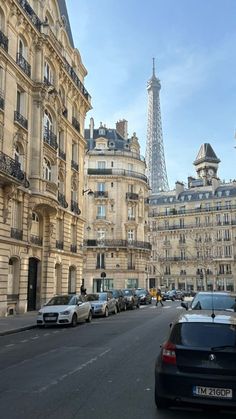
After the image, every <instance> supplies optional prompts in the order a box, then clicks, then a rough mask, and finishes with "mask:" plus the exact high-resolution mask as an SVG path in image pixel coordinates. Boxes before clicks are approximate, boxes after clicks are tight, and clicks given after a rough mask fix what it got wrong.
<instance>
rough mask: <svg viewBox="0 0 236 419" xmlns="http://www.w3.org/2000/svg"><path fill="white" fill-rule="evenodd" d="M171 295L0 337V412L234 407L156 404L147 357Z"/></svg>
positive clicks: (51, 417) (27, 414)
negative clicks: (159, 302)
mask: <svg viewBox="0 0 236 419" xmlns="http://www.w3.org/2000/svg"><path fill="white" fill-rule="evenodd" d="M180 310H182V309H181V308H180V304H179V303H178V302H174V303H173V302H165V306H164V307H163V308H162V307H158V308H156V307H155V306H154V304H153V305H152V306H144V307H141V308H140V309H139V310H138V309H137V310H134V311H127V312H123V313H119V314H118V315H116V316H114V315H113V316H110V317H108V318H107V319H94V320H93V321H92V323H90V324H80V325H78V327H76V328H75V329H72V328H59V329H57V328H47V329H34V330H28V331H24V332H21V333H17V334H14V335H8V336H2V337H0V417H1V418H9V419H108V418H109V419H110V418H111V419H121V418H122V419H126V418H129V419H144V418H146V419H164V418H165V419H180V418H181V419H187V418H188V419H189V417H190V416H191V419H199V418H201V419H209V418H212V419H213V418H215V416H216V414H217V419H226V418H233V417H235V412H234V413H232V414H231V413H228V412H219V410H217V413H214V412H209V411H201V410H194V409H192V410H191V411H190V410H185V409H176V408H171V409H168V410H165V411H158V412H157V410H156V407H155V403H154V363H155V358H156V355H157V353H158V351H159V348H160V343H161V342H162V341H163V340H164V339H165V337H166V334H167V332H168V328H169V326H168V325H169V323H170V322H171V321H172V320H173V319H174V318H175V316H176V315H178V314H179V312H180Z"/></svg>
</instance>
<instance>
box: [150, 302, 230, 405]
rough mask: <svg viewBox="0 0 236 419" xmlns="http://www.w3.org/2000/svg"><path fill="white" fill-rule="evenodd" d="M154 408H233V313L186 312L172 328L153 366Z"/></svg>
mask: <svg viewBox="0 0 236 419" xmlns="http://www.w3.org/2000/svg"><path fill="white" fill-rule="evenodd" d="M155 402H156V406H157V408H159V409H161V408H165V407H168V406H169V405H170V404H173V403H174V404H176V403H182V404H183V403H184V404H186V403H187V404H188V403H191V404H193V403H194V404H198V405H211V406H214V407H217V406H224V407H234V408H236V314H235V313H234V312H226V311H224V312H222V311H211V310H206V311H205V310H202V311H201V312H198V313H196V312H194V311H191V312H187V313H185V314H182V315H181V316H180V318H179V319H178V320H177V321H176V322H175V323H174V324H173V325H172V328H171V330H170V333H169V336H168V338H167V340H166V342H164V343H163V344H162V346H161V352H160V354H159V355H158V357H157V360H156V365H155Z"/></svg>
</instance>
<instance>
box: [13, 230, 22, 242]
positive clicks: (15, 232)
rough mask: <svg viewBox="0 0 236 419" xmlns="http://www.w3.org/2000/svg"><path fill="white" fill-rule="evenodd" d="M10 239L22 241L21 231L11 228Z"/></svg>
mask: <svg viewBox="0 0 236 419" xmlns="http://www.w3.org/2000/svg"><path fill="white" fill-rule="evenodd" d="M11 237H12V238H13V239H16V240H23V230H19V229H18V228H11Z"/></svg>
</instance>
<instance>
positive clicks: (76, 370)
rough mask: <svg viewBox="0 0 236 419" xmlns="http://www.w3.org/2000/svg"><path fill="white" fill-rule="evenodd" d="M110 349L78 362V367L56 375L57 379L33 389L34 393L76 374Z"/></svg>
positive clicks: (41, 391) (45, 389)
mask: <svg viewBox="0 0 236 419" xmlns="http://www.w3.org/2000/svg"><path fill="white" fill-rule="evenodd" d="M110 351H111V349H107V350H106V351H104V352H102V353H101V354H99V355H97V356H95V357H94V358H91V359H89V360H88V361H87V362H85V363H84V364H80V365H78V367H76V368H75V369H73V370H71V371H69V372H68V373H67V374H63V375H61V376H60V377H58V378H57V379H55V380H53V381H51V382H50V383H49V384H48V385H46V386H44V387H40V388H39V389H38V390H35V391H34V393H43V392H44V391H47V390H48V389H49V388H50V387H52V386H56V385H57V384H59V383H61V382H62V381H64V380H65V379H66V378H68V377H70V376H71V375H73V374H76V373H77V372H78V371H81V370H83V369H84V368H86V367H87V366H88V365H91V364H93V363H94V362H96V361H98V358H101V357H103V356H104V355H106V354H107V353H108V352H110Z"/></svg>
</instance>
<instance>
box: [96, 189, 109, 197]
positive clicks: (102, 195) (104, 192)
mask: <svg viewBox="0 0 236 419" xmlns="http://www.w3.org/2000/svg"><path fill="white" fill-rule="evenodd" d="M93 196H94V198H108V192H107V191H95V192H94V193H93Z"/></svg>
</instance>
